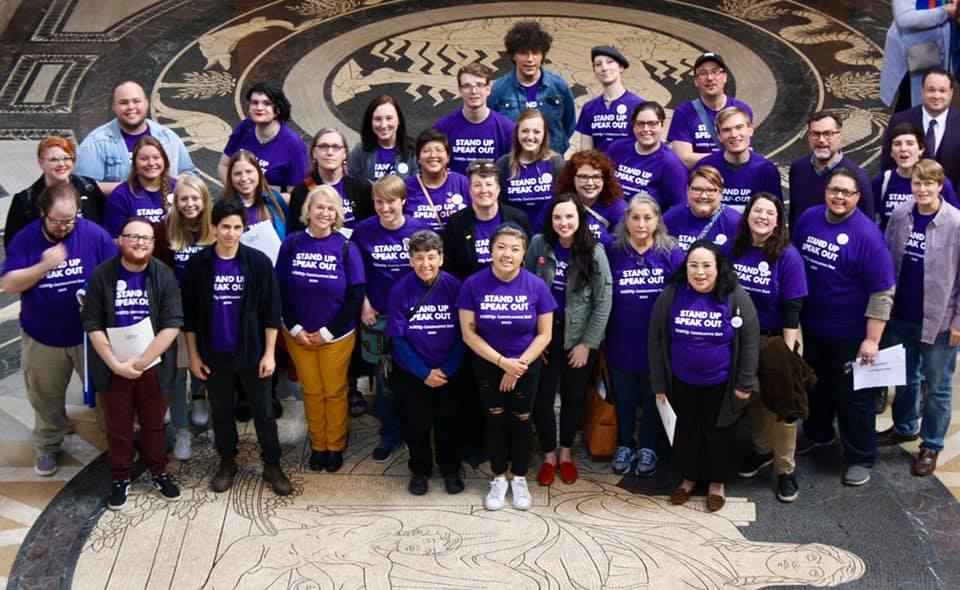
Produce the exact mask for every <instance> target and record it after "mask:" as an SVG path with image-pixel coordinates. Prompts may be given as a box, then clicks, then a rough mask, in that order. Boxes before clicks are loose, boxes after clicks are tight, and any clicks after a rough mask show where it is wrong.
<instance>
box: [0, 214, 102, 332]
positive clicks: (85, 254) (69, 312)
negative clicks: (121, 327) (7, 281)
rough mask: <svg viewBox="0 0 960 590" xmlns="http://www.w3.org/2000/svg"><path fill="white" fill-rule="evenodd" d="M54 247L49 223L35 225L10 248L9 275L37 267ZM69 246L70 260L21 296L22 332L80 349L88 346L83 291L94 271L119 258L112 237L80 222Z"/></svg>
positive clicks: (21, 233) (6, 265)
mask: <svg viewBox="0 0 960 590" xmlns="http://www.w3.org/2000/svg"><path fill="white" fill-rule="evenodd" d="M53 245H54V244H53V242H50V241H49V240H47V238H46V236H45V235H44V233H43V220H42V219H37V220H35V221H33V222H31V223H30V224H29V225H27V226H26V227H25V228H23V229H22V230H20V231H19V232H18V233H17V235H16V236H14V238H13V241H12V242H11V243H10V247H9V248H8V249H7V258H6V260H5V261H4V264H3V273H4V274H6V273H8V272H11V271H14V270H20V269H23V268H29V267H31V266H33V265H34V264H36V263H38V262H40V259H41V257H42V255H43V251H44V250H46V249H47V248H50V247H52V246H53ZM63 245H64V247H65V248H66V249H67V258H66V260H64V261H63V262H61V263H60V265H59V266H57V267H56V268H54V269H53V270H51V271H49V272H47V274H45V275H44V276H43V278H41V279H40V280H39V281H38V282H37V283H36V284H35V285H34V286H33V287H31V288H29V289H27V290H26V291H24V292H23V293H21V294H20V327H21V328H23V331H24V332H26V333H27V335H28V336H30V337H31V338H33V339H34V340H36V341H37V342H40V343H41V344H45V345H47V346H58V347H67V346H77V345H79V344H80V343H81V342H83V327H82V325H81V322H80V307H79V304H78V303H77V291H78V290H80V289H81V288H83V286H84V285H85V284H86V282H87V279H88V278H89V277H90V275H91V274H92V273H93V269H95V268H96V267H97V266H98V265H99V264H100V263H102V262H104V261H106V260H108V259H110V258H113V257H114V256H116V254H117V246H116V245H115V244H114V242H113V240H112V239H111V238H110V235H109V234H108V233H107V232H106V231H104V230H103V228H101V227H100V226H99V225H97V224H96V223H94V222H92V221H88V220H86V219H77V224H76V226H74V228H73V231H72V232H70V234H69V235H67V237H66V239H64V240H63Z"/></svg>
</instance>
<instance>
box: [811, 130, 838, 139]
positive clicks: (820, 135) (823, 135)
mask: <svg viewBox="0 0 960 590" xmlns="http://www.w3.org/2000/svg"><path fill="white" fill-rule="evenodd" d="M807 135H809V136H810V137H811V138H813V139H833V138H834V137H836V136H838V135H840V132H839V131H837V130H836V129H833V130H830V131H807Z"/></svg>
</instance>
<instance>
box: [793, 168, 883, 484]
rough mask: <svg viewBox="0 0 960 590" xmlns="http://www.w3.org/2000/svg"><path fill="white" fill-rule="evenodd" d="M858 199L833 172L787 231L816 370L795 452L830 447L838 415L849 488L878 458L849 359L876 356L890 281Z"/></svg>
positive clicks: (868, 397) (868, 403) (850, 180)
mask: <svg viewBox="0 0 960 590" xmlns="http://www.w3.org/2000/svg"><path fill="white" fill-rule="evenodd" d="M859 199H860V186H859V184H858V182H857V177H856V175H855V174H854V173H853V172H851V171H850V170H848V169H846V168H839V169H837V170H834V171H833V173H832V174H831V175H830V179H829V181H828V182H827V188H826V195H825V201H826V203H825V204H824V205H818V206H816V207H812V208H810V209H807V210H806V211H804V212H803V214H801V215H800V218H799V219H798V220H797V224H796V227H794V228H792V232H793V243H794V245H795V246H796V247H797V249H798V250H800V255H801V256H803V260H804V266H805V268H806V273H807V286H808V289H809V293H810V294H809V295H808V296H807V299H806V301H805V302H804V304H803V311H802V312H801V314H800V325H801V327H802V328H803V356H804V358H805V359H806V360H807V362H808V363H810V366H811V367H812V368H813V370H814V372H816V374H817V384H816V386H815V387H814V388H813V390H812V391H811V392H810V416H809V417H808V418H807V419H806V420H804V422H803V434H804V436H805V440H804V439H801V440H800V441H799V442H798V444H797V453H798V454H804V453H806V452H809V451H811V450H813V449H814V448H816V447H822V446H827V445H831V444H832V443H833V442H834V440H835V436H836V435H835V431H834V427H833V422H834V419H835V418H836V421H837V425H838V426H839V428H840V440H841V441H842V442H843V448H844V459H845V462H846V469H845V472H844V475H843V483H844V484H845V485H850V486H860V485H863V484H865V483H867V482H868V481H870V469H871V468H872V467H873V463H874V460H875V459H876V456H877V434H876V431H875V430H874V424H875V421H876V416H875V413H874V394H875V392H874V390H873V389H871V388H865V389H859V390H854V389H853V378H852V375H851V371H850V364H851V363H853V362H860V363H865V364H870V363H872V362H873V360H874V358H876V356H877V350H878V349H879V347H880V338H881V337H882V336H883V330H884V327H885V326H886V323H887V320H888V319H889V318H890V310H891V308H892V307H893V291H894V286H895V276H894V270H893V261H892V259H891V257H890V252H889V251H888V250H887V247H886V244H885V243H884V240H883V234H881V233H880V230H879V228H877V226H876V224H875V223H874V222H873V220H872V219H870V218H868V217H867V216H866V215H865V214H864V213H863V212H861V211H860V210H859V209H857V201H858V200H859Z"/></svg>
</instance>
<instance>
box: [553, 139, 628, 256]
mask: <svg viewBox="0 0 960 590" xmlns="http://www.w3.org/2000/svg"><path fill="white" fill-rule="evenodd" d="M556 192H557V194H563V193H574V194H576V195H577V200H578V201H580V204H581V205H583V208H584V209H585V210H586V212H587V229H589V230H590V233H591V234H592V235H593V239H595V240H596V241H598V242H600V243H601V244H603V245H604V246H607V245H609V244H610V243H611V242H613V228H615V227H616V226H617V224H618V223H620V220H621V219H623V212H624V211H626V209H627V205H626V203H625V202H624V200H623V189H622V188H620V182H618V181H617V177H616V176H615V175H614V172H613V162H611V161H610V158H608V157H607V155H606V154H604V153H603V152H598V151H597V150H586V151H582V152H577V153H575V154H573V157H571V158H570V161H569V162H567V165H566V166H564V167H563V170H562V171H561V172H560V178H559V179H557V187H556ZM544 223H546V220H545V221H544Z"/></svg>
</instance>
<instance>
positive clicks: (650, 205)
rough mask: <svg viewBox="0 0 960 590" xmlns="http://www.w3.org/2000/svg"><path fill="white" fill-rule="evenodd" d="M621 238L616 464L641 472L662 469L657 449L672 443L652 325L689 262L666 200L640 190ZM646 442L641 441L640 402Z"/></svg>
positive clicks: (615, 343) (616, 291) (612, 343)
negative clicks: (668, 218)
mask: <svg viewBox="0 0 960 590" xmlns="http://www.w3.org/2000/svg"><path fill="white" fill-rule="evenodd" d="M616 232H617V238H616V241H615V242H614V243H613V244H611V245H610V246H609V247H608V248H607V258H608V259H609V260H610V271H611V272H612V274H613V307H612V308H611V310H610V321H609V322H607V339H606V353H607V365H608V366H609V367H610V376H611V377H612V379H613V388H614V391H616V392H617V393H616V396H615V398H616V399H615V402H616V409H617V450H616V452H615V453H614V456H613V461H612V462H611V464H610V467H611V468H612V469H613V472H614V473H617V474H625V473H627V472H629V471H630V469H631V467H634V464H635V465H636V467H635V468H634V473H635V474H636V475H638V476H640V477H649V476H652V475H653V474H654V473H656V470H657V449H658V447H660V448H667V446H668V445H669V443H668V441H667V438H666V434H665V433H664V431H663V426H662V423H661V421H660V415H659V413H658V412H657V405H656V398H655V397H654V395H653V391H652V390H651V389H650V376H649V363H648V360H647V331H648V329H649V326H650V311H651V310H652V309H653V303H654V301H656V300H657V296H658V295H660V292H661V291H663V288H664V287H665V286H666V284H667V281H668V280H669V278H670V277H671V276H673V274H674V273H675V272H676V271H677V270H678V269H679V268H680V265H682V264H683V250H681V249H680V247H679V246H677V242H676V240H674V239H673V238H671V237H670V234H669V233H668V232H667V226H666V225H664V223H663V217H662V216H661V214H660V206H659V205H658V204H657V202H656V201H655V200H654V199H653V198H652V197H650V196H648V195H646V194H643V193H640V194H638V195H637V196H635V197H634V198H633V199H631V200H630V203H629V205H627V213H626V215H624V217H623V223H621V224H620V225H618V226H617V230H616ZM638 406H640V407H641V408H642V411H641V414H640V428H639V436H640V445H639V447H637V445H636V444H635V443H636V440H637V439H636V436H635V435H636V434H637V432H638V429H637V407H638Z"/></svg>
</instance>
